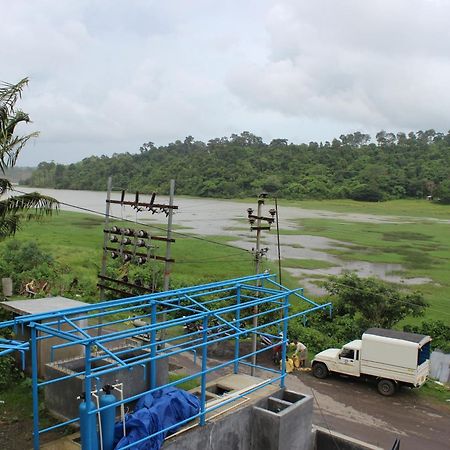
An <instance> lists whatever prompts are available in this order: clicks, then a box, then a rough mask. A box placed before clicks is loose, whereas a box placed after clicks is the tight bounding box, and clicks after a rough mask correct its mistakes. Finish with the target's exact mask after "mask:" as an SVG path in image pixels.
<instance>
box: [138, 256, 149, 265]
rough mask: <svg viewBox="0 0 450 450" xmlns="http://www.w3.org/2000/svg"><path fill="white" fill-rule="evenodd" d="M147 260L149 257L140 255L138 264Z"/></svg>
mask: <svg viewBox="0 0 450 450" xmlns="http://www.w3.org/2000/svg"><path fill="white" fill-rule="evenodd" d="M146 262H147V258H146V257H144V256H139V257H138V259H137V263H138V264H145V263H146Z"/></svg>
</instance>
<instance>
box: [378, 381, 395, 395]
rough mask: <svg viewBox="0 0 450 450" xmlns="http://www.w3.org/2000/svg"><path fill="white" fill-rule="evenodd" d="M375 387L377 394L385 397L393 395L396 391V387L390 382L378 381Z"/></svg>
mask: <svg viewBox="0 0 450 450" xmlns="http://www.w3.org/2000/svg"><path fill="white" fill-rule="evenodd" d="M377 387H378V392H379V393H380V394H381V395H386V396H389V395H393V394H395V391H396V385H395V383H394V382H393V381H391V380H380V381H379V382H378V386H377Z"/></svg>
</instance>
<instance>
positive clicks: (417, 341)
mask: <svg viewBox="0 0 450 450" xmlns="http://www.w3.org/2000/svg"><path fill="white" fill-rule="evenodd" d="M430 342H431V337H430V336H425V335H423V334H416V333H406V332H402V331H394V330H385V329H383V328H370V329H369V330H367V331H366V332H365V333H364V334H363V335H362V339H358V340H355V341H352V342H349V343H348V344H346V345H344V347H343V348H342V349H338V348H329V349H328V350H324V351H323V352H320V353H318V354H317V355H316V357H315V358H314V359H313V361H312V372H313V375H314V376H316V377H317V378H326V377H327V376H328V375H329V373H330V372H334V373H338V374H343V375H350V376H353V377H361V378H365V379H374V380H375V381H376V382H377V386H378V392H379V393H380V394H382V395H392V394H394V393H395V392H396V390H397V389H398V388H399V387H400V386H401V385H404V386H410V387H420V386H422V384H424V383H425V381H426V379H427V375H428V373H429V371H430V361H429V358H430Z"/></svg>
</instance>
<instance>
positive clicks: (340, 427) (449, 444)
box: [287, 372, 450, 450]
mask: <svg viewBox="0 0 450 450" xmlns="http://www.w3.org/2000/svg"><path fill="white" fill-rule="evenodd" d="M287 386H288V387H290V388H294V389H297V390H300V391H302V390H303V392H305V393H311V394H313V395H314V397H315V413H314V420H313V421H314V423H315V424H316V425H320V426H322V427H324V428H329V429H331V430H335V431H338V432H340V433H343V434H347V435H349V436H352V437H355V438H357V439H361V440H363V441H366V442H369V443H371V444H374V445H379V446H380V447H383V448H385V449H391V447H392V444H393V442H394V440H395V438H396V437H399V438H400V439H401V449H402V450H449V449H450V407H447V405H445V404H440V403H437V402H435V401H433V400H428V399H425V398H423V397H418V396H417V395H414V393H412V392H411V391H410V390H408V389H405V390H402V391H401V392H399V393H398V394H397V395H395V396H394V397H383V396H381V395H380V394H378V392H377V390H376V387H375V385H371V384H370V383H365V382H361V381H358V380H353V379H349V378H343V377H338V376H332V377H330V378H327V379H325V380H318V379H316V378H314V377H313V376H312V375H311V374H310V373H307V372H301V373H300V374H297V375H288V379H287Z"/></svg>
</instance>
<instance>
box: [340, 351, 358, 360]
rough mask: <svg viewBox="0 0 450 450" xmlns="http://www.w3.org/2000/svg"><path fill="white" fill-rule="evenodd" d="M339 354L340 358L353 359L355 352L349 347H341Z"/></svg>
mask: <svg viewBox="0 0 450 450" xmlns="http://www.w3.org/2000/svg"><path fill="white" fill-rule="evenodd" d="M339 356H340V357H341V358H349V359H355V352H354V350H351V349H349V348H343V349H342V351H341V354H340V355H339Z"/></svg>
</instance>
